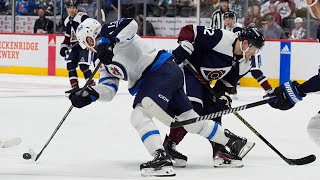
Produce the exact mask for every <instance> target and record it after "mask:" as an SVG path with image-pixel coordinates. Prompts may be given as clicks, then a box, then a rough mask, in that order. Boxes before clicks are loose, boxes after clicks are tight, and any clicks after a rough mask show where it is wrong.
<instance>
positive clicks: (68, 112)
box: [35, 61, 102, 161]
mask: <svg viewBox="0 0 320 180" xmlns="http://www.w3.org/2000/svg"><path fill="white" fill-rule="evenodd" d="M101 64H102V62H101V61H100V62H99V63H98V65H97V66H96V68H95V69H94V71H93V72H92V74H91V76H90V77H89V79H88V80H87V82H86V84H85V85H84V86H83V88H82V89H81V91H80V94H82V93H83V92H84V91H85V90H86V89H87V87H88V85H89V82H90V80H91V79H92V78H93V76H94V75H95V74H96V73H97V71H98V69H99V67H100V65H101ZM72 109H73V105H71V106H70V107H69V109H68V111H67V112H66V114H65V115H64V116H63V118H62V120H61V121H60V123H59V124H58V126H57V127H56V129H55V130H54V131H53V133H52V135H51V137H50V138H49V139H48V141H47V143H46V144H45V145H44V146H43V148H42V149H41V151H40V152H39V154H37V157H36V158H35V161H37V160H38V159H39V157H40V156H41V154H42V153H43V151H44V150H45V149H46V147H47V146H48V145H49V143H50V141H51V140H52V138H53V137H54V135H55V134H56V133H57V131H58V130H59V129H60V127H61V125H62V124H63V122H64V121H65V120H66V118H67V117H68V115H69V114H70V112H71V111H72Z"/></svg>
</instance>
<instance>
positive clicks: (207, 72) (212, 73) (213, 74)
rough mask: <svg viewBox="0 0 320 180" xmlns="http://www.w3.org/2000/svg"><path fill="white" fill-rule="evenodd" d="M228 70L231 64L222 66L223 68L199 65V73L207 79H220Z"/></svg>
mask: <svg viewBox="0 0 320 180" xmlns="http://www.w3.org/2000/svg"><path fill="white" fill-rule="evenodd" d="M230 70H231V66H230V67H224V68H205V67H200V71H201V74H202V76H203V77H204V78H205V79H206V80H207V81H212V80H218V79H221V78H223V77H224V76H225V75H226V74H227V73H228V72H229V71H230Z"/></svg>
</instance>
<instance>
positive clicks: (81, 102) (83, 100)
mask: <svg viewBox="0 0 320 180" xmlns="http://www.w3.org/2000/svg"><path fill="white" fill-rule="evenodd" d="M80 91H81V89H75V91H74V92H72V93H71V94H70V95H69V99H70V100H71V103H72V105H73V106H74V107H77V108H82V107H84V106H87V105H89V104H91V103H92V102H94V101H96V100H97V99H99V94H98V93H97V91H95V90H94V89H93V88H92V87H90V86H88V87H87V89H86V90H85V91H84V92H83V93H82V94H80Z"/></svg>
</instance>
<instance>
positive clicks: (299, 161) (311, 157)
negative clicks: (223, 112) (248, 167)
mask: <svg viewBox="0 0 320 180" xmlns="http://www.w3.org/2000/svg"><path fill="white" fill-rule="evenodd" d="M184 65H185V67H187V68H188V69H189V70H190V71H191V72H192V74H193V75H194V76H195V77H196V78H197V79H198V80H199V81H200V82H204V79H203V77H202V76H200V75H199V73H198V72H197V70H196V69H195V68H194V67H193V66H192V65H191V64H190V62H189V61H188V60H185V61H184ZM202 84H203V85H204V86H205V87H206V88H207V89H208V90H209V91H210V93H211V94H212V95H214V96H215V97H218V96H217V93H216V92H215V91H214V90H213V89H212V88H211V87H210V86H209V84H207V83H206V84H204V83H202ZM233 114H234V115H235V116H236V117H237V118H238V119H239V120H240V121H241V122H242V123H243V124H244V125H246V126H247V127H248V128H249V129H250V130H251V131H252V132H253V133H254V134H255V135H257V136H258V137H259V138H260V139H261V140H262V141H263V142H264V143H265V144H267V145H268V146H269V147H270V148H271V149H272V150H273V151H274V152H276V153H277V154H278V155H279V156H280V157H281V158H282V159H283V160H284V161H285V162H286V163H288V164H289V165H304V164H309V163H312V162H314V161H315V160H316V156H315V155H313V154H312V155H309V156H306V157H303V158H299V159H289V158H287V157H285V156H284V155H282V154H281V153H280V151H278V149H277V148H275V147H274V146H273V145H272V144H271V143H270V142H269V141H268V140H266V139H265V138H264V137H263V136H262V135H261V134H260V133H259V132H258V131H257V130H256V129H254V128H253V127H252V126H251V125H250V124H249V122H248V121H246V120H245V119H244V118H243V117H242V116H241V115H240V114H239V113H238V112H233Z"/></svg>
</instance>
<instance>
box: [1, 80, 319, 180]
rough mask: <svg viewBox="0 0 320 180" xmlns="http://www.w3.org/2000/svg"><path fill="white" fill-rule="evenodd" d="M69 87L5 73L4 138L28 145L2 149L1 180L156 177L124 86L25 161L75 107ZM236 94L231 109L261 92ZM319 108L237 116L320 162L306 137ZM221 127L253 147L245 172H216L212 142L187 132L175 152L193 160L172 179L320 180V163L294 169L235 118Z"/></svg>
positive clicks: (290, 150)
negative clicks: (148, 170) (146, 167)
mask: <svg viewBox="0 0 320 180" xmlns="http://www.w3.org/2000/svg"><path fill="white" fill-rule="evenodd" d="M81 83H82V84H83V80H82V81H81ZM155 83H156V82H155ZM68 88H69V85H68V79H67V78H60V77H39V76H22V75H5V74H0V140H8V139H10V138H13V137H21V138H22V140H23V141H22V144H21V145H19V146H17V147H13V148H8V149H0V180H7V179H14V180H16V179H18V180H20V179H23V180H47V179H59V180H60V179H68V180H69V179H70V180H73V179H74V180H76V179H77V180H92V179H93V180H95V179H158V178H143V177H141V176H140V172H139V165H140V164H141V163H143V162H146V161H148V160H151V159H152V158H151V156H150V155H149V154H148V152H147V150H146V149H145V147H144V146H143V144H142V143H141V141H140V138H139V136H138V134H137V133H136V132H135V130H134V128H133V127H132V126H131V123H130V120H129V118H130V113H131V109H132V108H131V106H132V101H133V97H132V96H130V95H129V93H128V92H127V90H126V88H127V86H126V83H122V84H121V85H120V89H119V92H118V95H117V96H116V97H115V98H114V100H113V102H111V103H103V102H97V103H94V104H92V105H90V106H88V107H85V108H82V109H75V108H74V109H73V110H72V112H71V113H70V115H69V116H68V117H67V119H66V121H65V122H64V124H63V125H62V127H61V129H60V130H59V131H58V133H57V134H56V136H55V137H54V138H53V140H52V141H51V143H50V144H49V146H48V147H47V148H46V149H45V151H44V153H43V154H42V156H41V157H40V159H39V160H38V161H37V162H34V161H27V160H24V159H23V158H22V154H23V153H24V152H27V151H28V149H29V148H32V149H34V150H35V152H39V151H40V150H41V148H42V147H43V145H44V144H45V143H46V141H47V140H48V138H49V137H50V136H51V134H52V132H53V131H54V129H55V128H56V126H57V125H58V123H59V122H60V120H61V119H62V117H63V116H64V114H65V113H66V111H67V110H68V108H69V107H70V102H69V100H68V99H67V98H66V97H64V91H65V90H68ZM238 91H239V100H237V101H236V102H234V104H233V106H236V105H241V104H247V103H251V102H254V101H258V100H261V97H262V95H263V93H264V92H263V91H262V89H258V88H239V90H238ZM319 102H320V96H319V95H308V97H306V98H305V99H304V101H302V102H299V103H298V104H297V105H296V107H294V108H293V109H292V110H289V111H279V110H275V109H272V108H270V107H269V106H268V105H263V106H260V107H256V108H253V109H248V110H245V111H242V112H240V114H241V115H242V116H243V117H244V118H245V119H246V120H247V121H249V122H250V123H251V125H252V126H253V127H255V128H256V129H257V130H258V131H259V132H260V133H261V134H262V135H263V136H264V137H265V138H266V139H267V140H269V141H270V142H271V143H272V144H273V145H274V146H275V147H276V148H278V150H279V151H280V152H282V153H283V154H284V155H285V156H287V157H289V158H300V157H303V156H306V155H309V154H315V155H317V156H319V158H320V148H319V147H317V146H316V145H314V144H313V142H312V141H311V140H310V139H309V138H308V136H307V132H306V126H307V124H308V121H309V119H310V118H311V117H312V116H313V115H314V114H315V113H316V112H318V111H319V110H320V103H319ZM156 124H157V125H158V126H159V128H160V131H161V135H162V137H164V136H165V134H166V133H168V130H169V129H168V128H167V127H165V126H164V125H162V124H161V123H160V122H158V121H156ZM223 126H224V127H226V128H228V129H230V130H231V131H233V132H235V133H236V134H239V135H242V136H245V137H247V138H248V139H249V140H251V141H255V142H256V146H255V147H254V148H253V150H252V151H251V152H250V153H249V154H248V155H247V156H246V158H245V159H244V164H245V166H244V168H240V169H214V168H213V167H212V159H211V153H212V152H211V146H210V145H209V143H208V142H207V140H206V139H204V138H202V137H200V136H198V135H193V134H188V135H187V136H186V137H185V139H184V141H183V142H182V143H181V144H180V145H179V146H178V150H180V151H181V152H183V153H184V154H186V155H187V156H188V158H189V160H188V164H187V167H186V168H180V169H178V168H176V169H175V170H176V173H177V176H176V177H174V178H170V179H181V180H182V179H183V180H185V179H187V180H189V179H210V180H241V179H243V180H251V179H252V180H271V179H273V180H278V179H281V180H284V179H288V180H319V179H320V171H319V165H320V164H319V161H318V160H317V161H316V162H314V163H312V164H309V165H305V166H290V165H288V164H286V163H285V162H284V161H283V160H282V159H281V158H279V156H278V155H277V154H276V153H274V152H273V151H272V150H271V149H270V148H269V147H268V146H267V145H266V144H264V143H263V142H262V141H261V140H260V139H258V137H257V136H256V135H255V134H253V133H252V132H251V131H250V130H249V129H248V128H247V127H246V126H245V125H243V124H242V123H241V121H240V120H238V119H237V118H236V117H235V116H234V115H227V116H225V117H224V118H223ZM159 179H163V178H159Z"/></svg>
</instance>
